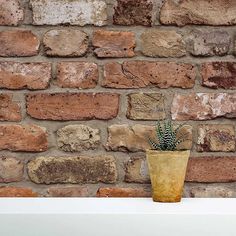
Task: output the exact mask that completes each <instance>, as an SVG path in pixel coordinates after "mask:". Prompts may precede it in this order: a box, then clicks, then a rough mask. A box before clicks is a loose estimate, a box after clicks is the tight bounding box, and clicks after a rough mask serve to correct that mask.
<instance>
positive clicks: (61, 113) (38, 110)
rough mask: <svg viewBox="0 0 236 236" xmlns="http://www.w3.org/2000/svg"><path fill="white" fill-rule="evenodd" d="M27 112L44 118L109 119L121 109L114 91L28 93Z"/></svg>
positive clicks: (37, 117)
mask: <svg viewBox="0 0 236 236" xmlns="http://www.w3.org/2000/svg"><path fill="white" fill-rule="evenodd" d="M26 101H27V113H28V114H29V115H30V116H31V117H34V118H36V119H42V120H91V119H101V120H108V119H112V118H115V117H116V116H117V114H118V110H119V95H118V94H113V93H95V94H94V93H56V94H46V93H45V94H40V93H39V94H28V95H27V97H26Z"/></svg>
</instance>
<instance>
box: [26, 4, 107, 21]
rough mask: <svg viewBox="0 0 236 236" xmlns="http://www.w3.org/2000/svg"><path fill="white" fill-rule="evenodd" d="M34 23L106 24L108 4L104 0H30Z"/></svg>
mask: <svg viewBox="0 0 236 236" xmlns="http://www.w3.org/2000/svg"><path fill="white" fill-rule="evenodd" d="M30 3H31V6H32V11H33V24H35V25H58V24H70V25H80V26H84V25H87V24H92V25H97V26H102V25H104V24H106V20H107V12H106V4H105V2H104V1H102V0H76V1H75V0H30Z"/></svg>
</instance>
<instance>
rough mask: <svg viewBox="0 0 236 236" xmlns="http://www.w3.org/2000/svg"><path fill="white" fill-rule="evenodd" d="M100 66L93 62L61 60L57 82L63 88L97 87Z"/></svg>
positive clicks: (58, 66)
mask: <svg viewBox="0 0 236 236" xmlns="http://www.w3.org/2000/svg"><path fill="white" fill-rule="evenodd" d="M98 77H99V76H98V66H97V64H95V63H92V62H60V63H58V64H57V84H58V85H59V86H60V87H62V88H78V89H89V88H95V87H96V85H97V81H98Z"/></svg>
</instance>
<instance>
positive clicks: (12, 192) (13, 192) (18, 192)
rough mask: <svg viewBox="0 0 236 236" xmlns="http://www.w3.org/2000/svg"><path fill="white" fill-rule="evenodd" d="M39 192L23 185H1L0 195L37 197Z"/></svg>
mask: <svg viewBox="0 0 236 236" xmlns="http://www.w3.org/2000/svg"><path fill="white" fill-rule="evenodd" d="M37 196H38V194H37V193H36V192H34V191H33V190H32V189H30V188H23V187H10V186H6V187H5V186H2V187H0V197H37Z"/></svg>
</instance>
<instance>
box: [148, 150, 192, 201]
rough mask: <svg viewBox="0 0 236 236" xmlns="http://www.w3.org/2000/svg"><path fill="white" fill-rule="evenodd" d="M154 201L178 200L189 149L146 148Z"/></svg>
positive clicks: (181, 191)
mask: <svg viewBox="0 0 236 236" xmlns="http://www.w3.org/2000/svg"><path fill="white" fill-rule="evenodd" d="M146 154H147V162H148V168H149V174H150V178H151V183H152V198H153V201H154V202H180V201H181V197H182V193H183V186H184V179H185V174H186V169H187V164H188V159H189V155H190V151H189V150H187V151H155V150H147V151H146Z"/></svg>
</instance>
